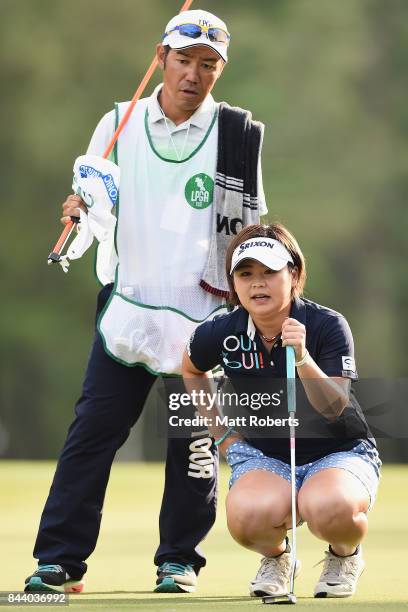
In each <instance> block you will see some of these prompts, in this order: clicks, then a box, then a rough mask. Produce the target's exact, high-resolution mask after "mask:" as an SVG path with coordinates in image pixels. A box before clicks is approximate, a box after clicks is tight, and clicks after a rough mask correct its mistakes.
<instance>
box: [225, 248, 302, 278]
mask: <svg viewBox="0 0 408 612" xmlns="http://www.w3.org/2000/svg"><path fill="white" fill-rule="evenodd" d="M248 259H252V260H255V261H259V263H261V264H263V265H264V266H266V267H267V268H270V269H271V270H275V272H279V271H280V270H283V268H284V267H285V266H286V265H287V264H288V263H290V260H288V259H283V258H282V257H278V256H276V255H272V253H264V254H260V255H257V254H254V253H252V254H248V253H245V256H244V257H239V258H238V259H237V261H236V262H235V263H234V264H233V265H232V266H231V272H230V274H232V273H233V272H234V270H236V268H237V267H238V266H239V265H240V264H241V263H242V262H243V261H246V260H248Z"/></svg>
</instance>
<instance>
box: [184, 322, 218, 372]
mask: <svg viewBox="0 0 408 612" xmlns="http://www.w3.org/2000/svg"><path fill="white" fill-rule="evenodd" d="M187 354H188V356H189V357H190V359H191V361H192V362H193V365H195V367H196V368H197V369H198V370H201V371H202V372H208V371H209V370H212V369H213V368H215V366H216V365H218V363H219V350H218V341H217V334H216V331H215V322H214V321H206V322H205V323H202V324H201V325H199V326H198V327H197V328H196V330H195V331H194V332H193V334H192V335H191V337H190V340H189V341H188V344H187Z"/></svg>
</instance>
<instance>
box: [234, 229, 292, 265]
mask: <svg viewBox="0 0 408 612" xmlns="http://www.w3.org/2000/svg"><path fill="white" fill-rule="evenodd" d="M244 259H255V260H256V261H259V262H260V263H262V264H263V265H264V266H267V267H268V268H270V269H271V270H276V271H279V270H282V269H283V268H284V267H285V266H286V265H287V264H288V263H291V264H293V259H292V256H291V254H290V253H289V251H288V250H287V248H286V247H284V246H283V244H282V243H281V242H279V241H278V240H275V239H274V238H262V237H259V238H250V239H249V240H246V241H245V242H242V243H241V244H240V245H239V246H237V248H236V249H235V251H234V253H233V255H232V261H231V271H230V274H232V273H233V271H234V270H235V268H236V267H237V266H238V264H240V263H241V261H244Z"/></svg>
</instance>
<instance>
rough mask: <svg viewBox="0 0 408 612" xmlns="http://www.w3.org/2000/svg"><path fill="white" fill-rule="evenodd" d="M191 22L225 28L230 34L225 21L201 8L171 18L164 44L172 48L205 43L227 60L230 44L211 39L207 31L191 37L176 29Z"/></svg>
mask: <svg viewBox="0 0 408 612" xmlns="http://www.w3.org/2000/svg"><path fill="white" fill-rule="evenodd" d="M190 23H191V24H194V25H198V26H203V27H205V28H220V30H224V32H226V33H227V34H229V33H228V30H227V26H226V25H225V23H224V22H223V21H222V20H221V19H219V18H218V17H216V16H215V15H213V14H212V13H208V12H207V11H201V10H196V11H183V12H182V13H179V14H178V15H176V16H175V17H173V19H170V21H169V23H168V24H167V26H166V30H165V35H164V37H163V40H162V45H169V46H170V47H171V48H172V49H187V47H194V46H195V45H205V46H206V47H210V48H211V49H214V51H216V52H217V53H218V55H219V56H220V57H221V58H222V59H223V60H224V62H227V61H228V54H227V50H228V44H225V43H220V42H216V41H212V40H210V39H209V38H208V36H207V34H206V33H205V31H203V33H202V34H201V36H199V37H198V38H190V37H189V36H183V35H182V34H180V33H179V31H178V30H175V29H174V28H177V26H181V25H185V24H190Z"/></svg>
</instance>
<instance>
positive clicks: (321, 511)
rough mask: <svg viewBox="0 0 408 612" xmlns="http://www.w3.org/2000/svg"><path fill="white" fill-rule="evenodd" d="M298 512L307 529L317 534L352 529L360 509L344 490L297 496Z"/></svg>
mask: <svg viewBox="0 0 408 612" xmlns="http://www.w3.org/2000/svg"><path fill="white" fill-rule="evenodd" d="M299 512H300V515H301V517H302V518H303V520H304V521H306V522H307V524H308V526H309V529H310V530H311V531H313V532H315V533H316V535H317V534H322V533H327V532H333V531H338V530H339V529H353V528H354V526H355V523H356V517H358V516H359V515H360V513H361V510H360V508H359V504H358V502H357V501H356V500H354V499H353V498H352V497H350V496H349V495H347V493H346V492H338V493H336V494H335V495H327V494H326V495H324V494H320V495H318V494H316V495H314V496H308V497H307V498H306V499H302V496H299Z"/></svg>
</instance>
